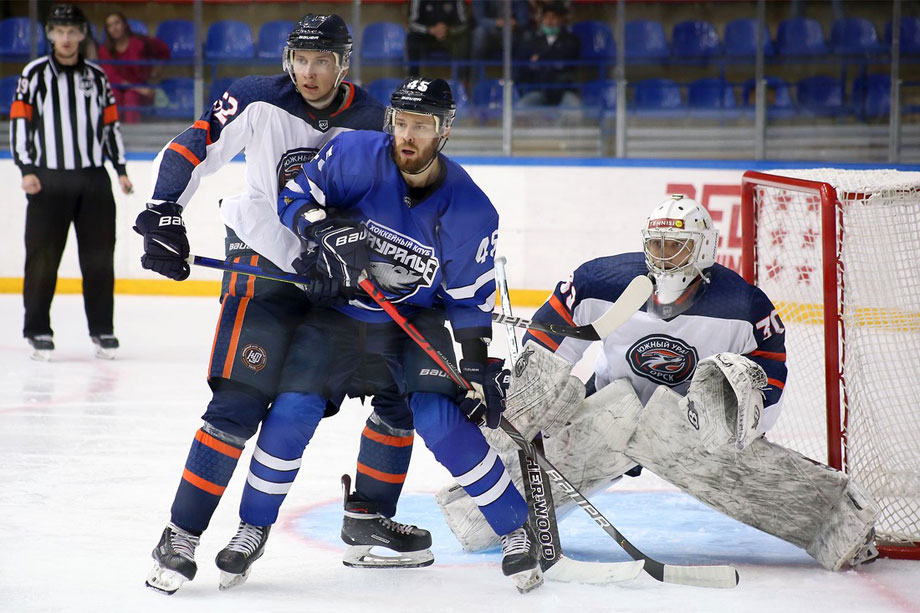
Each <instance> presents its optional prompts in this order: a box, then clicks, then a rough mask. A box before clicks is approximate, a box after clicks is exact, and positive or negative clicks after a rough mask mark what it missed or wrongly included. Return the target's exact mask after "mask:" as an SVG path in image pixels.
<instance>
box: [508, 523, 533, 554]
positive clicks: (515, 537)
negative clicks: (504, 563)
mask: <svg viewBox="0 0 920 613" xmlns="http://www.w3.org/2000/svg"><path fill="white" fill-rule="evenodd" d="M528 551H530V539H529V538H527V531H526V530H524V529H523V528H518V529H517V530H515V531H514V532H511V533H509V534H506V535H504V536H503V537H502V555H503V556H508V555H513V554H516V553H527V552H528Z"/></svg>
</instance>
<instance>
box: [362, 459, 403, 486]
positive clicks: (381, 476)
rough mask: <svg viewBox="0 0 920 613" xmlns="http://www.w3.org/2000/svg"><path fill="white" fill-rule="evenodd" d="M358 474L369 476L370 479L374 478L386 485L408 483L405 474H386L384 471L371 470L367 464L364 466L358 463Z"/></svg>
mask: <svg viewBox="0 0 920 613" xmlns="http://www.w3.org/2000/svg"><path fill="white" fill-rule="evenodd" d="M358 472H359V473H361V474H363V475H367V476H368V477H373V478H374V479H376V480H378V481H383V482H384V483H405V481H406V474H405V473H403V474H401V475H394V474H392V473H385V472H383V471H380V470H376V469H374V468H371V467H370V466H367V465H366V464H362V463H361V462H358Z"/></svg>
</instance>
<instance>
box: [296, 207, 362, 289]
mask: <svg viewBox="0 0 920 613" xmlns="http://www.w3.org/2000/svg"><path fill="white" fill-rule="evenodd" d="M310 230H311V235H312V236H311V237H312V238H313V240H315V241H316V243H317V245H319V249H318V251H319V254H318V256H317V260H316V269H317V270H318V271H319V272H320V273H322V274H323V275H325V276H327V277H330V278H332V279H335V280H336V281H338V282H339V283H341V285H342V288H343V290H344V291H345V292H346V293H347V294H350V295H354V290H355V288H357V287H358V281H359V277H360V276H361V272H362V271H364V270H367V269H368V268H369V267H370V266H369V262H368V258H367V228H365V227H364V226H362V225H359V224H356V223H353V222H350V221H342V220H329V221H324V222H321V223H319V224H317V225H315V226H313V227H312V228H310Z"/></svg>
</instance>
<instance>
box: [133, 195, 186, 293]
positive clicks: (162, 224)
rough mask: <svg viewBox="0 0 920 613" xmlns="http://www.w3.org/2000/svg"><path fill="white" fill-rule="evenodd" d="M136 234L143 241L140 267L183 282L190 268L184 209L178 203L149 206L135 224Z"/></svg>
mask: <svg viewBox="0 0 920 613" xmlns="http://www.w3.org/2000/svg"><path fill="white" fill-rule="evenodd" d="M134 231H135V232H137V233H138V234H140V235H141V236H143V237H144V255H142V256H141V266H143V267H144V268H146V269H147V270H152V271H154V272H158V273H160V274H161V275H163V276H164V277H169V278H170V279H175V280H176V281H184V280H185V279H187V278H188V275H189V273H190V272H191V268H190V267H189V265H188V262H187V261H186V258H188V254H189V247H188V237H187V236H186V235H185V222H183V221H182V207H180V206H179V205H178V204H176V203H175V202H161V203H160V204H148V205H147V209H146V210H144V211H141V213H140V215H138V216H137V219H136V220H135V221H134Z"/></svg>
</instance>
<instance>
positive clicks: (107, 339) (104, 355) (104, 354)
mask: <svg viewBox="0 0 920 613" xmlns="http://www.w3.org/2000/svg"><path fill="white" fill-rule="evenodd" d="M90 339H91V340H92V341H93V345H95V346H96V357H97V358H99V359H100V360H114V359H115V350H116V349H118V339H117V338H115V337H114V336H113V335H111V334H99V335H96V336H91V337H90Z"/></svg>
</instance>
